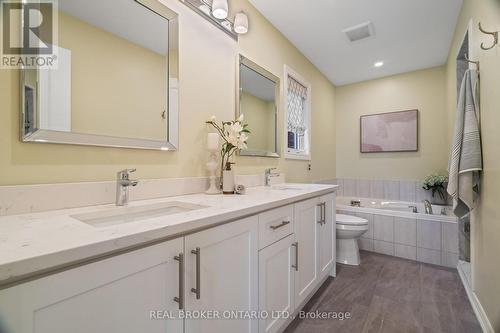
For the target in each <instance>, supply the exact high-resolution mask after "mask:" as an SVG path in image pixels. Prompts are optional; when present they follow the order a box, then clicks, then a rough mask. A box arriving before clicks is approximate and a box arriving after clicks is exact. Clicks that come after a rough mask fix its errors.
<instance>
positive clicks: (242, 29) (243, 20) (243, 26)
mask: <svg viewBox="0 0 500 333" xmlns="http://www.w3.org/2000/svg"><path fill="white" fill-rule="evenodd" d="M234 32H236V33H237V34H246V33H247V32H248V17H247V14H245V13H243V12H239V13H238V14H236V16H235V17H234Z"/></svg>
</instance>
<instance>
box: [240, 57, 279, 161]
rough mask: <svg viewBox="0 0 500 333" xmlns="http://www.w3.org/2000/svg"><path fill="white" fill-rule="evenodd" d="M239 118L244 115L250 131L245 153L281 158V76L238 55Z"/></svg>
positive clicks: (242, 153)
mask: <svg viewBox="0 0 500 333" xmlns="http://www.w3.org/2000/svg"><path fill="white" fill-rule="evenodd" d="M237 73H238V78H237V85H238V87H237V98H236V101H237V103H236V104H237V105H236V110H237V111H236V113H237V117H239V116H240V114H243V115H244V116H245V123H247V124H248V127H249V128H250V131H251V134H250V135H249V139H248V148H247V149H246V150H242V151H241V152H240V155H242V156H261V157H279V156H280V155H279V145H278V135H277V133H278V101H279V96H280V79H279V78H278V77H277V76H276V75H274V74H272V73H270V72H269V71H267V70H265V69H264V68H262V67H260V66H259V65H257V64H256V63H254V62H252V61H251V60H249V59H247V58H245V57H244V56H242V55H240V56H239V62H238V71H237Z"/></svg>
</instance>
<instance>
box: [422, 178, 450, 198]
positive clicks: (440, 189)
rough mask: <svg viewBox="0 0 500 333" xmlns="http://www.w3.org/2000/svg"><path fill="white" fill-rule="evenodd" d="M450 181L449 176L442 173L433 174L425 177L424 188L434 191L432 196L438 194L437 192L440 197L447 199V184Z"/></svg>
mask: <svg viewBox="0 0 500 333" xmlns="http://www.w3.org/2000/svg"><path fill="white" fill-rule="evenodd" d="M447 182H448V176H442V175H437V174H432V175H429V176H427V177H426V178H425V179H424V183H423V185H422V188H423V189H424V190H431V191H432V197H434V195H435V194H436V192H437V193H438V194H439V197H440V198H441V199H443V200H444V199H445V195H444V192H445V188H444V187H445V184H446V183H447Z"/></svg>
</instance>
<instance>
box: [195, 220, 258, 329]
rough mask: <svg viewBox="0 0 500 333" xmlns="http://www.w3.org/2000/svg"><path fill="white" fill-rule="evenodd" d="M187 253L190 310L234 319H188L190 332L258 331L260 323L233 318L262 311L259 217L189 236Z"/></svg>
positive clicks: (253, 320)
mask: <svg viewBox="0 0 500 333" xmlns="http://www.w3.org/2000/svg"><path fill="white" fill-rule="evenodd" d="M185 249H186V275H185V281H186V282H185V286H186V290H185V299H186V310H187V311H190V312H192V311H194V313H197V312H198V311H213V310H215V311H217V313H218V314H220V315H221V316H223V317H224V316H225V315H230V316H231V317H230V318H229V319H230V320H228V318H221V319H206V320H200V319H189V318H186V320H185V332H186V333H224V332H228V333H229V332H238V333H256V332H258V320H256V319H237V318H236V319H234V320H233V319H232V316H234V315H238V313H237V312H236V311H257V310H258V218H257V216H252V217H249V218H246V219H243V220H240V221H236V222H231V223H227V224H224V225H222V226H219V227H216V228H212V229H207V230H205V231H202V232H198V233H195V234H192V235H188V236H186V237H185ZM200 313H202V312H200ZM243 314H248V312H247V313H243ZM240 317H241V315H240Z"/></svg>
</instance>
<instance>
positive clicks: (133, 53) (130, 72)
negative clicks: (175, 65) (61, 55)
mask: <svg viewBox="0 0 500 333" xmlns="http://www.w3.org/2000/svg"><path fill="white" fill-rule="evenodd" d="M166 34H167V32H164V33H163V35H164V36H166ZM160 36H161V34H160ZM59 45H60V46H61V47H63V48H66V49H69V50H71V128H72V131H74V132H78V133H87V134H100V135H111V136H119V137H128V138H141V139H151V140H162V139H165V138H166V137H167V123H166V121H164V120H163V119H162V117H161V114H162V112H163V111H164V110H165V107H166V100H167V74H166V73H167V57H166V56H163V55H160V54H158V53H155V52H153V51H151V50H149V49H146V48H145V47H143V46H140V45H138V44H134V43H132V42H130V41H128V40H126V39H123V38H121V37H118V36H117V35H114V34H112V33H109V32H107V31H104V30H102V29H99V28H96V27H94V26H92V25H90V24H88V23H86V22H84V21H81V20H80V19H78V18H76V17H73V16H70V15H68V14H65V13H63V12H59Z"/></svg>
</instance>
